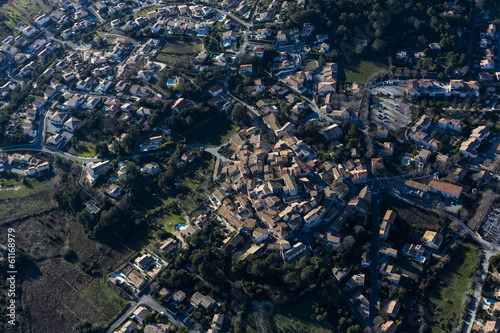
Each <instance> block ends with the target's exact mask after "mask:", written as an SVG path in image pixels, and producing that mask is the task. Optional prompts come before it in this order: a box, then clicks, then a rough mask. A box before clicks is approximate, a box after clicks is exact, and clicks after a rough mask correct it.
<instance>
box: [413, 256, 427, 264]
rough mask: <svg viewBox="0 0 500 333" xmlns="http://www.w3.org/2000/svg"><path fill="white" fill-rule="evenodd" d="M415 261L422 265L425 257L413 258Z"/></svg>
mask: <svg viewBox="0 0 500 333" xmlns="http://www.w3.org/2000/svg"><path fill="white" fill-rule="evenodd" d="M415 260H416V261H418V262H421V263H424V262H425V257H422V256H415Z"/></svg>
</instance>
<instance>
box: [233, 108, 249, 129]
mask: <svg viewBox="0 0 500 333" xmlns="http://www.w3.org/2000/svg"><path fill="white" fill-rule="evenodd" d="M231 118H233V120H234V121H235V122H236V123H237V124H241V125H246V124H247V123H248V120H249V117H248V108H247V107H246V106H245V105H242V104H238V105H236V106H235V107H234V108H233V111H231Z"/></svg>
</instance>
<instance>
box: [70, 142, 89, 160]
mask: <svg viewBox="0 0 500 333" xmlns="http://www.w3.org/2000/svg"><path fill="white" fill-rule="evenodd" d="M63 151H65V152H67V153H68V154H71V155H77V156H80V157H94V156H95V145H94V144H93V143H90V142H86V141H78V146H77V147H76V149H75V148H73V147H72V146H71V143H68V144H67V145H66V146H65V147H64V149H63Z"/></svg>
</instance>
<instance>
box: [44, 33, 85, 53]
mask: <svg viewBox="0 0 500 333" xmlns="http://www.w3.org/2000/svg"><path fill="white" fill-rule="evenodd" d="M44 31H45V35H47V38H48V39H50V40H53V41H56V42H58V43H60V44H63V45H68V46H69V47H71V48H72V49H73V50H75V51H86V50H90V45H89V44H80V45H79V44H75V43H73V42H71V41H65V40H61V39H58V38H56V37H54V34H53V33H52V32H51V31H50V30H49V29H44Z"/></svg>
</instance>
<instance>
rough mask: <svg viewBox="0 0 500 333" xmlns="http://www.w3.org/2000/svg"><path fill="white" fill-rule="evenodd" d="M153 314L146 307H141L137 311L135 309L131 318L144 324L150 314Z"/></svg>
mask: <svg viewBox="0 0 500 333" xmlns="http://www.w3.org/2000/svg"><path fill="white" fill-rule="evenodd" d="M150 313H151V312H150V311H149V310H148V309H146V308H145V307H144V306H139V307H137V309H135V311H134V313H132V316H131V318H132V319H135V320H137V321H138V322H140V323H141V324H142V322H143V321H144V318H145V317H146V316H147V315H148V314H150Z"/></svg>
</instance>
